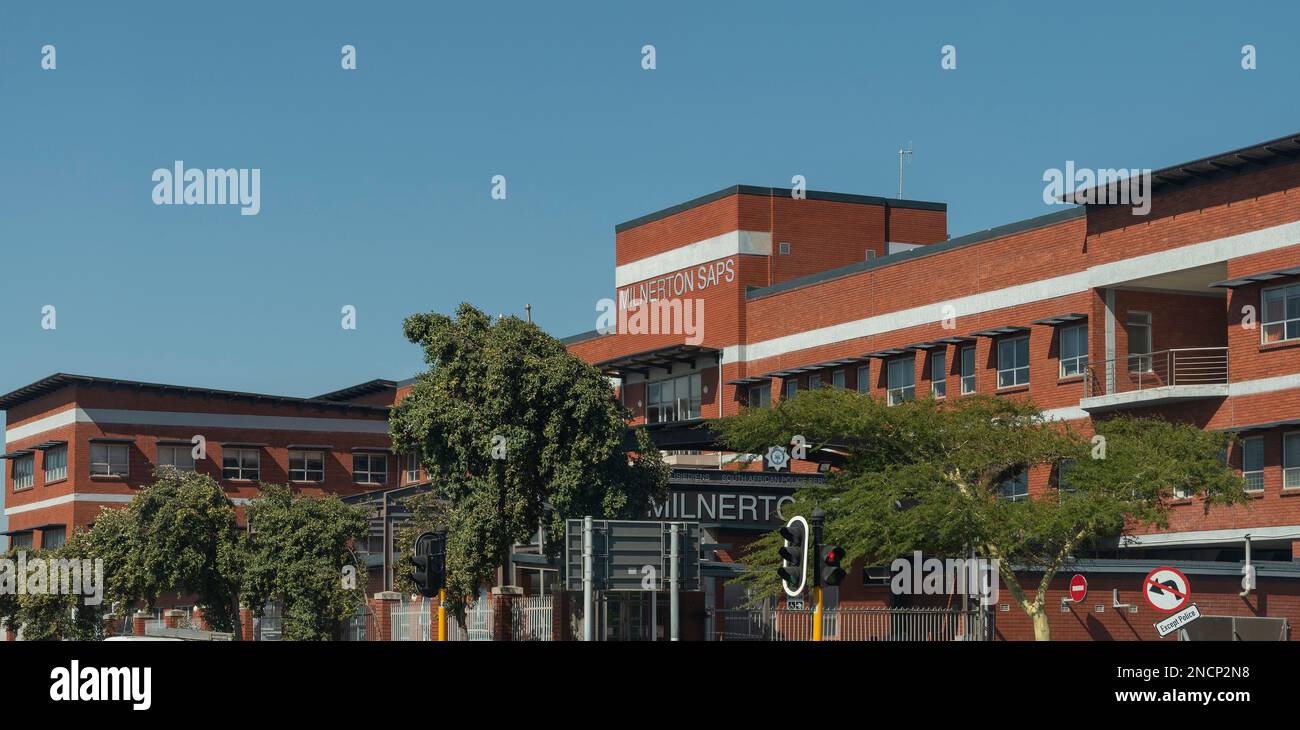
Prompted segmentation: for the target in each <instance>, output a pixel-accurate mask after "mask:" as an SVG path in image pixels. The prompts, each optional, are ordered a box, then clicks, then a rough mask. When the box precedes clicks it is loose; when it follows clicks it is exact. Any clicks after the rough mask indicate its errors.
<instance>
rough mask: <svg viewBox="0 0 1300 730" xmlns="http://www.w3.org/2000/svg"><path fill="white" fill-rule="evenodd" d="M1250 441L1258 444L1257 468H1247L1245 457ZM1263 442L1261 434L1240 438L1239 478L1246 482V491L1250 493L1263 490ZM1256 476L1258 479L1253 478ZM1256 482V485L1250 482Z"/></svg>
mask: <svg viewBox="0 0 1300 730" xmlns="http://www.w3.org/2000/svg"><path fill="white" fill-rule="evenodd" d="M1252 443H1257V444H1259V468H1258V469H1248V468H1247V466H1248V464H1247V458H1248V454H1249V451H1248V449H1249V445H1250V444H1252ZM1265 446H1266V444H1265V443H1264V437H1263V436H1250V437H1248V438H1244V439H1242V440H1241V478H1242V479H1243V480H1244V481H1245V482H1246V491H1247V492H1250V493H1252V494H1253V493H1255V492H1262V491H1264V448H1265ZM1255 477H1258V479H1255ZM1252 482H1257V483H1258V484H1259V486H1258V487H1252V486H1251V483H1252Z"/></svg>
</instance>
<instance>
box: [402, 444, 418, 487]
mask: <svg viewBox="0 0 1300 730" xmlns="http://www.w3.org/2000/svg"><path fill="white" fill-rule="evenodd" d="M402 459H403V464H402V478H403V479H405V480H406V483H407V484H415V483H416V482H418V481H420V469H421V467H420V452H418V451H411V452H408V453H406V454H403V456H402ZM412 467H414V468H412Z"/></svg>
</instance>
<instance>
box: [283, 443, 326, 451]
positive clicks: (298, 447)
mask: <svg viewBox="0 0 1300 730" xmlns="http://www.w3.org/2000/svg"><path fill="white" fill-rule="evenodd" d="M285 448H286V449H293V450H294V451H329V450H330V449H333V448H334V447H333V446H330V445H328V444H289V445H288V446H286V447H285Z"/></svg>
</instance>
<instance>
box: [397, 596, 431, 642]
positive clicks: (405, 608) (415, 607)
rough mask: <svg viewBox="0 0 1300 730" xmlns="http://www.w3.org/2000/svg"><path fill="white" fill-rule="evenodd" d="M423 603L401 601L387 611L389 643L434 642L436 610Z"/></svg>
mask: <svg viewBox="0 0 1300 730" xmlns="http://www.w3.org/2000/svg"><path fill="white" fill-rule="evenodd" d="M431 605H432V604H430V603H426V602H424V601H413V602H410V603H407V602H405V601H403V602H402V603H399V604H397V605H395V606H393V607H392V608H390V609H389V612H388V619H389V634H390V636H389V640H390V641H436V640H437V639H438V619H437V617H436V615H435V611H436V609H433V608H431Z"/></svg>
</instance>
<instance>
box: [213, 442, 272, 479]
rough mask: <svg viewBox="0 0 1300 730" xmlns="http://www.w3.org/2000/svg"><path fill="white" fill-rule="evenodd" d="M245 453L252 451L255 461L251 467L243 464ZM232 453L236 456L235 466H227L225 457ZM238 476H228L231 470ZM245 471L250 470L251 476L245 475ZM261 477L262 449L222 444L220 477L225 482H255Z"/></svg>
mask: <svg viewBox="0 0 1300 730" xmlns="http://www.w3.org/2000/svg"><path fill="white" fill-rule="evenodd" d="M245 453H252V454H253V457H254V461H255V462H256V463H255V464H254V465H253V466H252V467H251V468H249V467H245V466H244V455H245ZM232 455H234V456H236V459H235V466H233V467H231V466H227V465H226V459H228V458H230V457H231V456H232ZM232 469H233V470H234V473H235V474H237V475H238V476H230V473H231V470H232ZM245 472H252V476H251V477H250V476H247V475H246V474H245ZM261 478H262V450H261V449H260V448H257V447H253V446H224V445H223V446H222V447H221V479H222V480H223V481H227V482H255V481H257V480H259V479H261Z"/></svg>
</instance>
